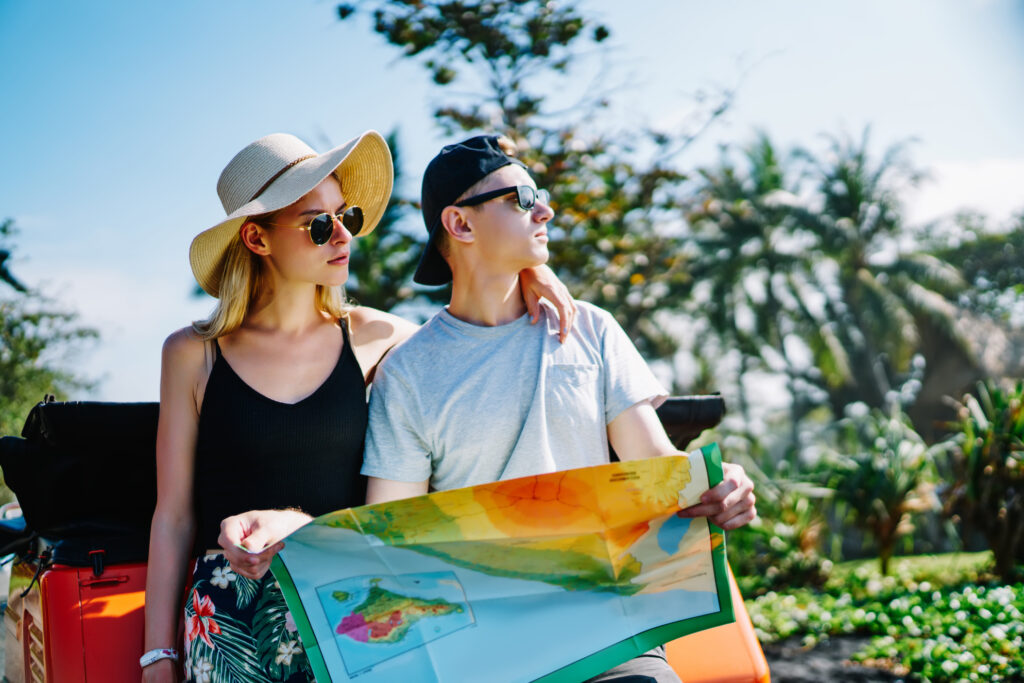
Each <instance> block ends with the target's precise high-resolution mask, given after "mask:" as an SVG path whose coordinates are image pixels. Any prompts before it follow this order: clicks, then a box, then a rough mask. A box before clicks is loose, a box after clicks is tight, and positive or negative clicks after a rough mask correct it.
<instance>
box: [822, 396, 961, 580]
mask: <svg viewBox="0 0 1024 683" xmlns="http://www.w3.org/2000/svg"><path fill="white" fill-rule="evenodd" d="M938 448H941V447H938ZM938 448H937V447H931V448H930V447H928V445H927V444H925V442H924V439H922V438H921V436H920V435H918V433H917V432H916V431H915V430H914V428H913V426H912V425H911V424H910V420H909V418H907V416H906V415H904V414H903V413H902V412H901V411H899V410H896V409H894V410H892V411H891V412H890V413H889V414H886V413H884V412H882V411H880V410H871V411H867V410H864V411H863V412H860V413H858V412H857V411H856V410H855V409H854V410H851V411H849V412H848V413H847V417H845V418H844V419H843V420H841V421H840V422H839V424H838V446H837V451H836V452H834V453H832V454H831V455H830V456H829V457H828V459H827V462H828V465H829V469H830V471H829V473H828V476H827V485H828V486H829V488H831V489H832V490H833V491H834V498H833V500H834V501H835V504H836V510H837V513H838V517H839V519H840V520H843V521H846V522H849V523H850V524H852V525H854V526H856V527H857V528H859V529H861V530H863V531H864V532H865V533H867V534H868V535H869V536H870V537H871V538H873V539H874V541H875V542H876V543H877V545H878V560H879V565H880V568H881V571H882V574H883V575H885V574H887V573H888V571H889V559H890V558H891V557H892V555H893V552H894V551H895V549H896V544H897V541H899V540H900V539H901V538H902V537H904V536H906V535H908V534H910V533H911V532H912V531H913V530H914V516H915V515H917V514H919V513H922V512H926V511H930V510H937V509H938V508H939V502H938V498H937V497H936V496H935V482H936V480H937V474H936V470H935V464H934V454H935V452H936V450H938Z"/></svg>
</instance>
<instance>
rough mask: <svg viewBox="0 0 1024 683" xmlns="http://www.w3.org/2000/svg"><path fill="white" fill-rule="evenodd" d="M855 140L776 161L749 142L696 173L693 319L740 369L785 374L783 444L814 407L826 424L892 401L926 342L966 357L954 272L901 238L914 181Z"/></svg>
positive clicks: (769, 150) (771, 152)
mask: <svg viewBox="0 0 1024 683" xmlns="http://www.w3.org/2000/svg"><path fill="white" fill-rule="evenodd" d="M868 143H869V133H868V131H865V132H864V135H863V136H862V137H861V139H860V140H859V141H857V142H853V141H851V140H849V139H842V140H840V139H835V138H833V139H832V140H831V144H830V147H829V148H828V150H827V152H826V154H824V155H821V156H815V155H813V154H811V153H809V152H807V151H805V150H797V151H796V152H794V153H793V154H792V155H791V156H789V157H787V158H785V159H783V158H782V157H781V156H780V155H779V154H778V152H777V151H776V149H775V147H774V145H773V144H772V142H771V141H770V139H769V138H768V137H767V136H766V135H765V134H763V133H762V134H760V135H758V137H757V138H756V140H755V142H754V143H753V144H752V145H750V146H749V147H747V148H746V149H744V150H743V151H742V156H741V163H740V164H738V165H737V164H734V163H733V162H732V161H731V156H730V155H729V154H728V151H729V150H726V153H725V154H723V159H722V161H721V162H720V163H719V164H718V165H717V166H716V167H713V168H711V169H703V170H701V171H700V177H701V184H700V185H699V187H698V191H697V195H696V202H695V205H696V208H695V209H694V211H693V212H692V213H691V216H690V223H691V226H692V229H693V233H694V243H695V245H696V248H697V251H698V254H697V256H696V257H695V260H694V263H693V265H692V267H691V269H690V273H691V275H692V276H693V278H694V279H695V281H697V282H698V283H700V284H697V285H695V287H694V291H695V292H697V293H698V294H699V293H700V292H702V291H703V292H704V295H703V296H697V297H696V298H695V302H696V306H695V311H697V312H699V314H700V315H702V316H706V317H707V319H708V321H709V322H710V325H711V327H712V328H713V329H714V330H715V331H716V333H717V334H718V335H719V336H720V337H722V338H723V339H725V340H726V341H727V342H728V343H729V344H730V345H731V346H732V348H735V349H736V350H737V351H739V352H740V354H742V361H741V372H747V371H749V370H752V369H754V368H757V367H768V368H770V369H772V370H775V371H777V372H781V373H783V374H784V375H785V376H786V378H787V381H788V386H789V391H790V394H791V396H792V399H793V401H792V404H791V413H792V415H791V417H792V422H793V426H792V429H793V435H792V445H794V446H796V445H798V444H797V439H796V434H797V432H796V430H797V423H798V422H799V421H800V420H801V419H802V418H803V417H804V416H805V415H806V414H807V412H808V411H809V410H811V409H812V408H813V407H814V405H816V404H819V403H822V402H824V403H826V404H827V405H829V407H830V408H831V410H832V414H833V415H834V416H835V417H836V418H838V417H840V416H842V415H843V412H844V411H843V409H844V407H845V406H846V405H848V404H850V403H853V402H856V401H862V402H864V403H866V404H867V405H869V406H871V407H876V408H881V407H885V406H888V405H890V404H892V403H893V402H894V401H896V400H897V399H898V398H899V396H898V395H897V394H896V393H894V392H896V390H897V389H898V388H899V387H900V386H901V384H902V383H903V382H904V381H905V380H906V379H907V378H908V377H911V376H914V374H915V373H917V374H920V370H919V368H918V367H917V366H916V365H915V360H914V359H915V356H917V355H918V354H921V353H922V352H924V351H925V350H926V345H924V344H923V343H922V340H924V339H926V338H928V337H929V336H930V337H932V338H934V337H936V336H937V337H938V338H939V339H941V344H939V346H940V347H942V346H944V347H945V348H947V349H948V348H950V347H951V346H955V347H957V348H960V349H963V350H965V352H967V351H969V348H968V343H967V342H966V340H965V339H964V338H963V336H962V335H961V334H960V333H959V332H958V330H957V327H956V321H957V309H956V305H955V303H954V301H955V297H956V296H957V294H958V293H959V291H961V290H962V288H963V287H964V282H963V279H962V278H961V277H960V274H959V272H958V270H957V269H956V268H954V267H953V266H951V265H950V264H949V263H947V262H945V261H943V260H941V259H939V258H936V257H935V256H933V255H930V254H927V253H925V252H923V251H919V250H915V249H913V248H908V246H907V244H906V243H905V241H904V234H903V227H904V226H903V220H902V211H901V205H900V201H899V196H900V193H901V192H902V191H903V190H904V189H905V188H906V187H908V186H909V185H911V184H913V183H916V182H917V181H918V180H919V178H920V177H921V176H920V174H919V173H918V172H917V171H915V170H914V169H912V168H911V167H910V166H909V164H907V163H906V161H905V156H904V155H905V146H904V145H895V146H893V147H890V148H889V149H888V150H887V151H886V152H885V153H884V155H883V156H882V158H881V159H880V160H877V161H876V160H875V159H874V158H873V157H872V156H871V155H870V154H869V152H868V147H869V144H868ZM702 287H703V290H702ZM932 341H934V339H932ZM935 346H936V345H935V344H928V345H927V348H928V349H931V348H933V347H935ZM802 357H809V358H810V359H811V360H812V363H810V364H807V363H806V362H804V361H803V360H802ZM927 360H928V359H927V358H926V361H927ZM740 408H741V411H742V410H743V408H744V406H743V405H742V404H741V406H740Z"/></svg>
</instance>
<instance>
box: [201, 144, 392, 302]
mask: <svg viewBox="0 0 1024 683" xmlns="http://www.w3.org/2000/svg"><path fill="white" fill-rule="evenodd" d="M331 173H333V174H334V175H335V177H337V178H338V180H339V181H340V182H341V191H342V194H343V195H344V197H345V203H346V204H348V205H349V206H358V207H360V208H361V209H362V210H363V229H362V230H360V231H359V235H356V236H357V237H358V236H360V235H368V234H370V233H371V232H372V231H373V229H374V228H375V227H376V226H377V222H378V221H380V217H381V216H382V215H383V214H384V209H385V208H386V207H387V204H388V198H389V197H390V196H391V183H392V179H393V173H394V171H393V167H392V165H391V152H390V151H389V150H388V145H387V143H386V142H384V138H382V137H381V135H380V133H378V132H376V131H372V130H371V131H367V132H365V133H363V134H362V135H360V136H359V137H356V138H353V139H352V140H349V141H348V142H346V143H345V144H344V145H341V146H340V147H335V148H334V149H332V150H331V151H329V152H325V153H324V154H317V153H316V152H314V151H313V149H312V148H311V147H310V146H309V145H307V144H306V143H305V142H303V141H302V140H300V139H298V138H297V137H295V136H294V135H287V134H285V133H274V134H272V135H268V136H266V137H263V138H260V139H259V140H257V141H256V142H254V143H252V144H250V145H249V146H247V147H246V148H245V149H243V150H242V151H241V152H239V153H238V154H236V155H235V158H234V159H232V160H231V161H230V162H229V163H228V165H227V166H226V167H225V168H224V171H223V172H222V173H221V174H220V179H219V180H218V181H217V194H218V195H220V201H221V204H223V205H224V211H225V212H227V214H228V215H227V218H225V219H224V220H222V221H221V222H220V223H218V224H217V225H215V226H213V227H212V228H210V229H208V230H204V231H203V232H201V233H199V235H198V236H197V237H196V238H195V239H194V240H192V246H191V247H190V248H189V254H188V260H189V263H191V265H192V273H193V274H194V275H195V277H196V280H197V281H198V282H199V285H200V286H201V287H202V288H203V289H204V290H205V291H206V292H207V293H208V294H210V295H211V296H214V297H216V296H217V295H218V291H219V289H220V273H221V262H222V260H223V258H224V252H225V251H226V250H227V248H228V245H229V244H230V243H231V240H232V238H234V236H235V235H237V234H238V230H239V229H240V228H241V227H242V224H243V223H245V220H246V219H247V218H249V217H250V216H257V215H259V214H264V213H269V212H271V211H277V210H278V209H283V208H284V207H286V206H288V205H289V204H292V203H294V202H296V201H298V200H299V199H300V198H302V196H303V195H305V194H306V193H307V192H309V191H310V190H312V189H313V188H315V187H316V186H317V185H319V184H320V182H321V181H322V180H323V179H324V178H326V177H327V176H329V175H330V174H331Z"/></svg>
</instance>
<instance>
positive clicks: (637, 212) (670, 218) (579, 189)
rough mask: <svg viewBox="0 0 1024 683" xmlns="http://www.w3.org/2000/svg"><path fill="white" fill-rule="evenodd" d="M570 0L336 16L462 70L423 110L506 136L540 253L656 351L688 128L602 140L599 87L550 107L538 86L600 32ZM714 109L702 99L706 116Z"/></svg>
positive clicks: (399, 5) (670, 291) (432, 66)
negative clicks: (529, 183)
mask: <svg viewBox="0 0 1024 683" xmlns="http://www.w3.org/2000/svg"><path fill="white" fill-rule="evenodd" d="M580 6H581V3H576V2H560V3H550V2H543V1H540V0H498V1H496V2H495V1H482V2H481V1H477V2H437V1H435V2H416V3H409V2H404V1H401V0H373V1H371V2H364V3H359V5H358V7H356V6H355V5H342V6H341V7H339V16H340V17H341V18H342V19H347V18H349V17H351V16H354V15H355V14H357V13H359V12H366V13H368V14H369V15H371V16H372V17H373V29H374V31H376V32H377V33H378V34H379V35H381V36H382V37H384V38H385V39H386V40H387V41H388V42H389V43H390V44H392V45H394V46H395V47H397V48H399V49H401V51H402V54H403V55H405V56H407V57H410V58H415V59H417V60H419V61H420V63H422V64H423V66H424V67H425V68H426V69H427V70H428V71H429V72H430V73H431V75H432V77H433V78H434V81H435V82H436V83H437V84H438V86H439V87H441V88H448V87H449V85H450V84H452V83H455V82H459V81H460V80H461V79H464V78H469V79H472V80H475V83H474V85H477V86H479V87H478V88H477V89H476V90H474V94H473V95H471V96H469V97H468V98H467V97H466V96H459V95H455V96H451V95H450V96H449V99H448V100H447V101H446V102H445V104H444V105H442V106H440V107H439V108H438V109H437V110H436V112H435V117H436V118H437V120H438V122H439V124H440V125H441V127H442V128H443V129H444V130H445V131H446V133H447V134H449V135H453V136H454V135H460V136H461V135H469V134H471V133H477V132H481V131H486V132H497V133H503V134H505V135H507V136H508V137H509V138H510V139H512V140H513V141H514V142H515V143H516V144H517V145H518V147H519V156H520V158H522V159H523V161H524V162H525V163H526V164H527V165H528V167H529V168H530V170H531V172H532V173H533V175H534V177H535V179H536V181H537V184H538V185H539V186H541V187H545V188H547V189H548V190H549V191H550V192H551V194H552V205H553V207H554V208H555V210H556V217H555V219H554V220H553V221H552V223H551V226H550V227H551V233H552V238H553V239H552V242H551V251H552V254H551V260H550V265H551V266H552V267H553V268H554V270H555V271H556V273H557V274H558V275H559V277H560V278H562V280H563V282H565V283H566V285H567V286H568V287H569V289H570V290H571V291H572V293H573V294H574V295H575V296H577V297H578V298H581V299H585V300H588V301H591V302H593V303H595V304H597V305H599V306H603V307H606V308H608V309H609V310H611V311H612V312H613V313H614V314H615V316H616V318H617V319H618V320H619V322H620V323H621V324H622V325H623V327H624V328H625V329H626V332H627V334H629V335H630V337H631V338H632V339H633V340H634V342H636V343H637V346H638V347H639V348H640V350H641V352H642V353H644V354H646V355H647V356H649V357H666V356H670V355H671V354H672V353H674V352H675V350H676V349H677V347H678V342H677V340H675V339H674V338H673V337H672V335H670V334H668V333H667V332H666V330H665V329H664V327H663V326H662V324H661V322H660V320H659V319H658V316H657V315H656V313H657V312H658V311H659V310H665V309H671V308H673V307H677V306H679V305H680V302H681V299H682V297H684V296H685V294H686V293H687V292H688V291H689V288H690V287H691V286H692V278H691V277H690V275H689V274H688V272H687V268H686V266H687V257H686V256H685V252H684V243H683V240H682V234H681V232H680V226H681V225H682V224H683V222H684V215H683V213H684V212H683V211H682V210H681V209H680V208H679V206H680V203H679V201H678V193H679V186H680V184H681V181H683V180H684V179H685V176H684V175H683V174H681V173H680V172H679V171H678V170H676V169H675V168H674V165H673V163H672V160H673V158H674V157H675V156H676V155H677V154H678V152H679V151H680V150H681V149H683V148H685V147H686V146H687V145H688V144H689V143H690V142H692V139H693V137H694V136H692V135H691V136H686V135H682V136H666V135H661V134H655V133H651V132H648V131H639V132H635V133H628V134H622V133H619V134H616V135H615V136H614V142H612V141H611V140H610V139H608V138H606V137H604V136H602V135H601V134H600V133H598V132H596V131H598V130H600V126H598V125H596V121H595V118H596V116H595V113H596V112H599V111H601V110H602V109H603V108H604V107H605V106H606V105H607V100H606V98H605V96H604V94H603V93H602V92H601V91H600V89H594V90H593V91H591V92H588V94H587V95H584V101H581V102H576V103H575V104H571V105H569V106H568V109H565V110H562V111H558V110H557V108H556V107H555V106H554V105H553V104H552V102H551V101H550V97H549V96H550V95H552V94H554V95H556V96H558V95H561V92H560V90H561V89H560V87H559V86H560V85H563V84H564V85H569V84H571V83H572V81H571V80H570V72H571V71H572V67H573V65H574V63H575V61H576V60H578V59H579V57H580V56H581V47H582V46H586V45H589V46H600V45H601V44H602V43H604V41H605V40H606V39H607V38H608V36H609V35H610V32H609V30H608V28H607V27H605V26H602V25H601V24H599V23H598V22H596V21H594V20H593V19H592V18H591V17H589V16H587V15H585V14H584V13H583V12H582V11H581V10H580V9H579V7H580ZM453 90H454V89H453V88H449V89H448V90H446V91H445V92H446V93H451V92H452V91H453ZM722 111H724V107H723V106H718V107H716V108H714V109H713V110H712V111H711V113H710V114H709V115H708V118H709V120H712V119H713V118H715V117H717V116H719V115H720V114H721V113H722ZM566 112H570V113H571V115H567V114H566Z"/></svg>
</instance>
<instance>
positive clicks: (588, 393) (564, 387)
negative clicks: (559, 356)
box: [544, 363, 604, 430]
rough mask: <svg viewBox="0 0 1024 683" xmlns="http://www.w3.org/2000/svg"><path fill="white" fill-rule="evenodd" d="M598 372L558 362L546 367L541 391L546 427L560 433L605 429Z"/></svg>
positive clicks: (593, 367)
mask: <svg viewBox="0 0 1024 683" xmlns="http://www.w3.org/2000/svg"><path fill="white" fill-rule="evenodd" d="M600 374H601V373H600V369H599V367H598V366H597V365H593V364H589V363H558V364H552V365H551V366H549V367H548V376H547V382H546V385H547V386H545V388H544V389H545V390H544V394H545V399H546V403H547V406H546V408H547V413H548V420H549V424H556V425H559V429H562V430H581V429H582V430H586V429H595V428H597V429H600V428H603V427H604V408H603V406H604V398H603V397H602V393H601V387H600V383H599V382H598V378H599V377H600Z"/></svg>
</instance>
